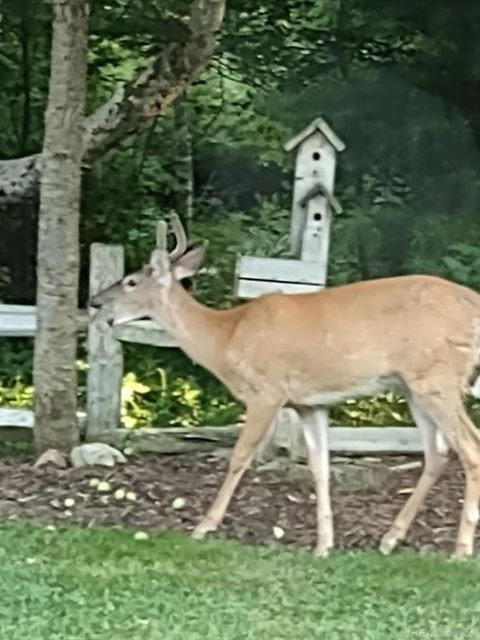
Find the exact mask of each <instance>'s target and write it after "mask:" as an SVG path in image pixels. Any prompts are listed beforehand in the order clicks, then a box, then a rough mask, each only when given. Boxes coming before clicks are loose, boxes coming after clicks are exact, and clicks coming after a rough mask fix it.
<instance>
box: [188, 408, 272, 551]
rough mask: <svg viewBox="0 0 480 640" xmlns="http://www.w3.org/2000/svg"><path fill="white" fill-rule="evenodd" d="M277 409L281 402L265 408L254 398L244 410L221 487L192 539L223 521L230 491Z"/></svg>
mask: <svg viewBox="0 0 480 640" xmlns="http://www.w3.org/2000/svg"><path fill="white" fill-rule="evenodd" d="M280 406H281V405H280V403H279V404H268V405H267V404H265V402H264V401H262V398H255V400H254V401H253V402H251V403H250V404H249V406H248V407H247V415H246V420H245V424H244V425H243V427H242V430H241V431H240V436H239V438H238V440H237V442H236V444H235V447H234V449H233V452H232V457H231V459H230V463H229V466H228V471H227V475H226V477H225V480H224V481H223V484H222V487H221V489H220V491H219V492H218V494H217V497H216V498H215V500H214V502H213V504H212V506H211V507H210V509H209V510H208V513H207V514H206V516H205V517H204V518H203V520H202V521H201V522H200V523H199V524H198V525H197V526H196V527H195V529H194V531H193V534H192V536H193V537H194V538H196V539H197V540H200V539H202V538H204V537H205V535H206V534H207V533H208V532H209V531H215V530H216V529H217V527H218V525H219V524H220V523H221V522H222V520H223V517H224V515H225V511H226V510H227V507H228V505H229V503H230V500H231V498H232V495H233V492H234V491H235V488H236V487H237V485H238V483H239V482H240V480H241V478H242V476H243V474H244V473H245V471H246V470H247V469H248V467H249V465H250V462H251V461H252V458H253V455H254V453H255V450H256V448H257V447H258V445H259V444H260V443H261V441H262V440H263V437H264V436H265V434H266V432H267V431H268V428H269V426H270V424H271V422H272V421H273V420H274V419H275V414H276V412H277V411H278V409H279V408H280Z"/></svg>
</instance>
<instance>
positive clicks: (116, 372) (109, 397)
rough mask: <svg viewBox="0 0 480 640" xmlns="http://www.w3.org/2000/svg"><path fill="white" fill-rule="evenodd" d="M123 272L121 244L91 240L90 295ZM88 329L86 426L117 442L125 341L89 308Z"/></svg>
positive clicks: (93, 434)
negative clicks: (117, 336) (122, 342)
mask: <svg viewBox="0 0 480 640" xmlns="http://www.w3.org/2000/svg"><path fill="white" fill-rule="evenodd" d="M123 272H124V251H123V247H122V246H113V245H105V244H92V246H91V250H90V295H94V294H95V293H97V292H98V291H101V290H102V289H104V288H105V287H108V286H109V285H111V284H113V283H114V282H117V281H118V280H119V279H120V278H121V277H122V276H123ZM90 313H91V315H90V323H89V329H88V364H89V368H88V377H87V429H86V437H87V440H89V441H95V442H107V443H110V444H112V443H115V442H116V439H117V428H118V425H119V422H120V399H121V390H122V377H123V354H122V345H121V342H119V341H118V340H117V339H116V338H115V337H114V334H113V329H112V328H110V327H109V326H108V325H107V324H106V323H105V322H101V321H100V322H98V321H96V320H95V319H94V312H90Z"/></svg>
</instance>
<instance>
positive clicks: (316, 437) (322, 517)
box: [299, 408, 334, 557]
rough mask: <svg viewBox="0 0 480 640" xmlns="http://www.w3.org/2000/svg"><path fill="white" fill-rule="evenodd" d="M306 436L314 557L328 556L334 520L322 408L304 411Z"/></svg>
mask: <svg viewBox="0 0 480 640" xmlns="http://www.w3.org/2000/svg"><path fill="white" fill-rule="evenodd" d="M299 413H300V415H301V417H302V424H303V433H304V435H305V441H306V444H307V450H308V463H309V466H310V471H311V472H312V475H313V479H314V482H315V492H316V496H317V546H316V548H315V554H316V555H317V556H321V557H325V556H327V555H328V553H329V551H330V549H332V548H333V537H334V534H333V519H332V507H331V503H330V456H329V451H328V414H327V412H326V411H324V410H323V409H304V408H302V409H301V410H300V411H299Z"/></svg>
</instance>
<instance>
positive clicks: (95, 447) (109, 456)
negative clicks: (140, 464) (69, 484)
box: [70, 442, 127, 467]
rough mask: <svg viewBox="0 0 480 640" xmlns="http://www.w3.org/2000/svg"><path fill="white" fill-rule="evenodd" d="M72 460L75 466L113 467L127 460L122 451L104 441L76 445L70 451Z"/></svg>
mask: <svg viewBox="0 0 480 640" xmlns="http://www.w3.org/2000/svg"><path fill="white" fill-rule="evenodd" d="M70 460H71V461H72V465H73V466H74V467H90V466H94V465H100V466H103V467H113V466H114V465H115V464H118V463H120V464H123V463H125V462H127V459H126V458H125V456H124V455H123V453H122V452H121V451H119V450H118V449H115V448H114V447H111V446H110V445H109V444H104V443H102V442H90V443H88V444H81V445H79V446H78V447H74V448H73V449H72V451H71V453H70Z"/></svg>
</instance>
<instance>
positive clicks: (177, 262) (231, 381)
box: [89, 215, 480, 558]
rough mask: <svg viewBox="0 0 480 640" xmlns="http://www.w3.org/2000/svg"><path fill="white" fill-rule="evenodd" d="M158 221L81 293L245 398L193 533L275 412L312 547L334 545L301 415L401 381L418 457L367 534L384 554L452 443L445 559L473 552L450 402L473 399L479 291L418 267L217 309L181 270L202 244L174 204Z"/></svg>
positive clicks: (322, 468)
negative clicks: (455, 490)
mask: <svg viewBox="0 0 480 640" xmlns="http://www.w3.org/2000/svg"><path fill="white" fill-rule="evenodd" d="M170 222H171V231H172V232H173V235H174V237H175V242H176V243H175V246H174V248H173V249H172V250H171V251H169V250H168V248H167V240H168V233H169V229H168V223H167V222H166V221H165V220H160V221H159V222H158V224H157V229H156V247H155V248H154V250H153V251H152V253H151V256H150V260H149V262H148V264H146V265H145V266H143V268H142V269H140V270H139V271H136V272H134V273H130V274H129V275H127V276H125V277H124V278H123V279H122V280H120V281H119V282H117V283H115V284H113V285H111V286H109V287H107V288H105V289H104V290H103V291H100V292H99V293H98V294H96V295H94V296H92V297H91V299H90V300H89V305H90V307H91V308H92V310H94V311H93V313H95V314H101V316H100V318H101V321H102V322H103V321H105V322H107V323H108V324H109V325H110V326H115V325H119V324H122V323H126V322H130V321H133V320H138V319H141V318H150V319H151V320H153V321H154V322H156V323H158V324H159V325H160V326H161V327H163V328H164V329H165V330H166V331H168V332H169V333H170V334H171V335H172V336H173V337H174V338H175V339H176V341H177V344H178V346H179V347H180V348H181V349H182V350H183V351H184V352H185V354H187V356H189V357H190V358H191V359H192V360H193V361H195V362H196V363H198V364H200V365H201V366H203V367H204V368H206V369H208V370H209V371H210V372H211V373H213V374H214V375H215V376H216V377H217V378H218V379H219V380H220V381H221V382H222V383H223V384H224V385H225V386H226V387H227V388H228V389H229V390H230V392H231V393H232V394H233V395H234V396H235V397H236V398H237V399H238V400H239V401H240V402H241V403H243V404H244V405H245V409H246V410H245V421H244V423H243V425H242V426H241V428H240V430H239V436H238V438H237V441H236V444H235V446H234V448H233V450H232V453H231V456H230V460H229V464H228V469H227V472H226V475H225V477H224V480H223V484H222V485H221V487H220V489H219V491H218V493H217V495H216V497H215V500H214V501H213V503H212V504H211V506H210V508H209V509H208V511H207V512H206V514H205V515H204V517H203V518H202V519H201V521H200V522H199V523H198V524H197V526H196V527H195V529H194V530H193V533H192V535H193V537H195V538H197V539H202V538H204V537H205V535H206V534H207V533H209V532H213V531H215V530H216V529H217V528H218V527H219V525H220V524H221V522H222V520H223V518H224V515H225V512H226V510H227V508H228V505H229V502H230V500H231V498H232V494H233V493H234V491H235V489H236V487H237V485H238V483H239V482H240V480H241V478H242V476H243V474H244V472H245V471H246V469H247V468H248V467H249V466H250V464H251V462H252V459H253V458H254V454H255V452H256V451H257V449H258V448H259V447H260V445H261V443H262V441H263V440H264V438H265V437H266V434H267V432H268V431H269V428H270V425H271V424H272V423H273V422H274V420H275V417H276V414H277V412H278V411H279V410H280V409H282V408H284V407H290V408H293V409H294V410H295V411H296V412H298V415H299V416H300V418H301V423H302V428H303V433H304V436H305V441H306V445H307V457H308V463H309V467H310V470H311V473H312V476H313V480H314V485H315V490H316V496H317V504H316V520H317V531H316V537H317V542H316V546H315V553H316V554H317V555H319V556H326V555H328V553H329V551H330V550H331V549H332V548H333V546H334V531H333V519H332V509H331V504H330V494H329V474H328V454H327V453H326V452H325V448H326V447H327V440H326V437H325V433H324V432H323V427H322V425H319V422H318V419H317V420H316V419H315V414H316V413H318V412H317V411H316V409H318V408H328V407H330V406H333V405H336V404H338V403H340V402H342V401H344V400H345V399H347V398H354V397H359V396H372V395H375V394H377V393H379V392H382V391H385V390H395V391H397V392H399V393H402V394H403V395H404V396H405V398H406V400H407V402H408V406H409V409H410V411H411V415H412V418H413V420H414V422H415V424H416V426H417V427H418V429H419V431H420V436H421V440H422V445H423V450H424V465H423V470H422V472H421V475H420V478H419V480H418V483H417V485H416V486H415V488H414V490H413V492H412V493H411V495H410V496H409V498H408V499H407V501H406V502H405V504H404V506H403V508H402V509H401V510H400V512H399V513H398V515H397V516H396V518H395V519H394V521H393V523H392V524H391V526H390V528H389V529H388V530H387V531H386V533H385V534H384V535H383V537H382V538H381V542H380V551H381V552H382V553H384V554H388V553H390V552H391V551H392V550H393V549H394V548H395V547H396V546H397V545H398V544H399V542H401V541H403V540H404V538H405V537H406V535H407V532H408V530H409V527H410V525H411V524H412V522H413V521H414V519H415V517H416V515H417V513H418V511H419V510H420V508H421V506H422V504H423V503H424V501H425V499H426V497H427V494H428V493H429V492H430V489H431V488H432V487H433V486H434V484H435V483H436V482H437V480H438V479H439V478H440V476H441V475H442V473H443V471H444V470H445V468H446V466H447V463H448V461H449V459H450V458H451V454H456V455H457V456H458V458H459V460H460V463H461V465H462V467H463V469H464V472H465V488H464V500H463V506H462V511H461V516H460V523H459V528H458V533H457V540H456V545H455V550H454V557H456V558H466V557H468V556H470V555H472V554H473V551H474V537H475V529H476V525H477V522H478V519H479V501H480V432H479V431H478V430H477V429H476V427H475V425H474V423H473V422H472V421H471V419H470V417H469V415H468V413H467V411H466V409H465V406H464V400H465V397H466V395H467V394H469V393H474V394H475V396H476V397H480V393H479V392H480V387H479V383H478V381H479V379H480V378H479V374H480V294H479V293H477V292H476V291H474V290H472V289H469V288H467V287H465V286H462V285H460V284H456V283H453V282H450V281H448V280H446V279H443V278H440V277H436V276H430V275H403V276H395V277H387V278H379V279H374V280H365V281H360V282H354V283H351V284H346V285H341V286H333V287H330V288H326V289H323V290H318V291H314V292H309V293H294V294H287V293H281V292H278V293H268V294H265V295H262V296H259V297H257V298H254V299H252V300H249V301H246V302H240V303H239V304H237V305H236V306H233V307H231V308H229V309H221V310H219V309H214V308H211V307H207V306H204V305H203V304H201V303H200V302H199V301H197V300H196V299H195V298H194V297H193V296H192V295H191V294H190V293H189V291H188V290H187V289H186V288H185V287H184V285H183V284H182V281H183V280H185V279H186V278H191V277H192V276H193V275H194V274H195V273H196V272H197V271H198V270H199V269H200V267H201V265H202V262H203V259H204V255H205V250H206V246H207V245H206V244H204V245H201V246H195V247H189V245H188V241H187V235H186V233H185V230H184V228H183V226H182V223H181V221H180V219H179V217H178V216H177V215H173V216H172V217H171V219H170Z"/></svg>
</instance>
